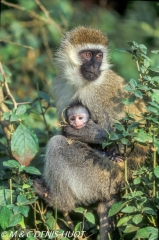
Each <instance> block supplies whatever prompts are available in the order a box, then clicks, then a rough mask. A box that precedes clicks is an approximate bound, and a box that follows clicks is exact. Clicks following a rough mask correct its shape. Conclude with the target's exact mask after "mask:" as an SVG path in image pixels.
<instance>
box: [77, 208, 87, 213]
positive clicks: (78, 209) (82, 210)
mask: <svg viewBox="0 0 159 240" xmlns="http://www.w3.org/2000/svg"><path fill="white" fill-rule="evenodd" d="M74 212H77V213H84V212H85V209H84V208H82V207H79V208H75V209H74Z"/></svg>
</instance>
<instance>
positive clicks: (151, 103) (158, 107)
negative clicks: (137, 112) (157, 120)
mask: <svg viewBox="0 0 159 240" xmlns="http://www.w3.org/2000/svg"><path fill="white" fill-rule="evenodd" d="M149 104H150V105H151V106H153V107H155V108H157V109H158V110H159V104H158V103H155V102H149Z"/></svg>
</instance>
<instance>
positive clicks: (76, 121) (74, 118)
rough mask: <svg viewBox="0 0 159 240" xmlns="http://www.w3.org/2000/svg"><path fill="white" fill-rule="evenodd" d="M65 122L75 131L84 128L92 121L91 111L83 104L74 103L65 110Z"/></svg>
mask: <svg viewBox="0 0 159 240" xmlns="http://www.w3.org/2000/svg"><path fill="white" fill-rule="evenodd" d="M64 115H65V120H66V121H67V123H68V124H70V125H71V126H72V127H73V128H75V129H81V128H83V127H84V126H85V125H86V123H87V122H88V120H89V119H90V112H89V110H88V109H87V108H86V107H85V106H83V105H82V104H81V103H72V104H70V106H68V107H67V108H66V109H65V112H64Z"/></svg>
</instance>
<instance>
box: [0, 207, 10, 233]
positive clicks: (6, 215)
mask: <svg viewBox="0 0 159 240" xmlns="http://www.w3.org/2000/svg"><path fill="white" fill-rule="evenodd" d="M11 215H12V213H11V211H10V210H9V209H8V208H7V207H5V206H4V207H2V208H1V210H0V226H1V227H2V229H3V230H5V229H6V228H7V227H9V220H10V217H11Z"/></svg>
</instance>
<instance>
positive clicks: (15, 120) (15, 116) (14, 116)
mask: <svg viewBox="0 0 159 240" xmlns="http://www.w3.org/2000/svg"><path fill="white" fill-rule="evenodd" d="M18 120H19V116H18V115H16V113H15V112H13V113H11V117H10V121H11V122H17V121H18Z"/></svg>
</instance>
